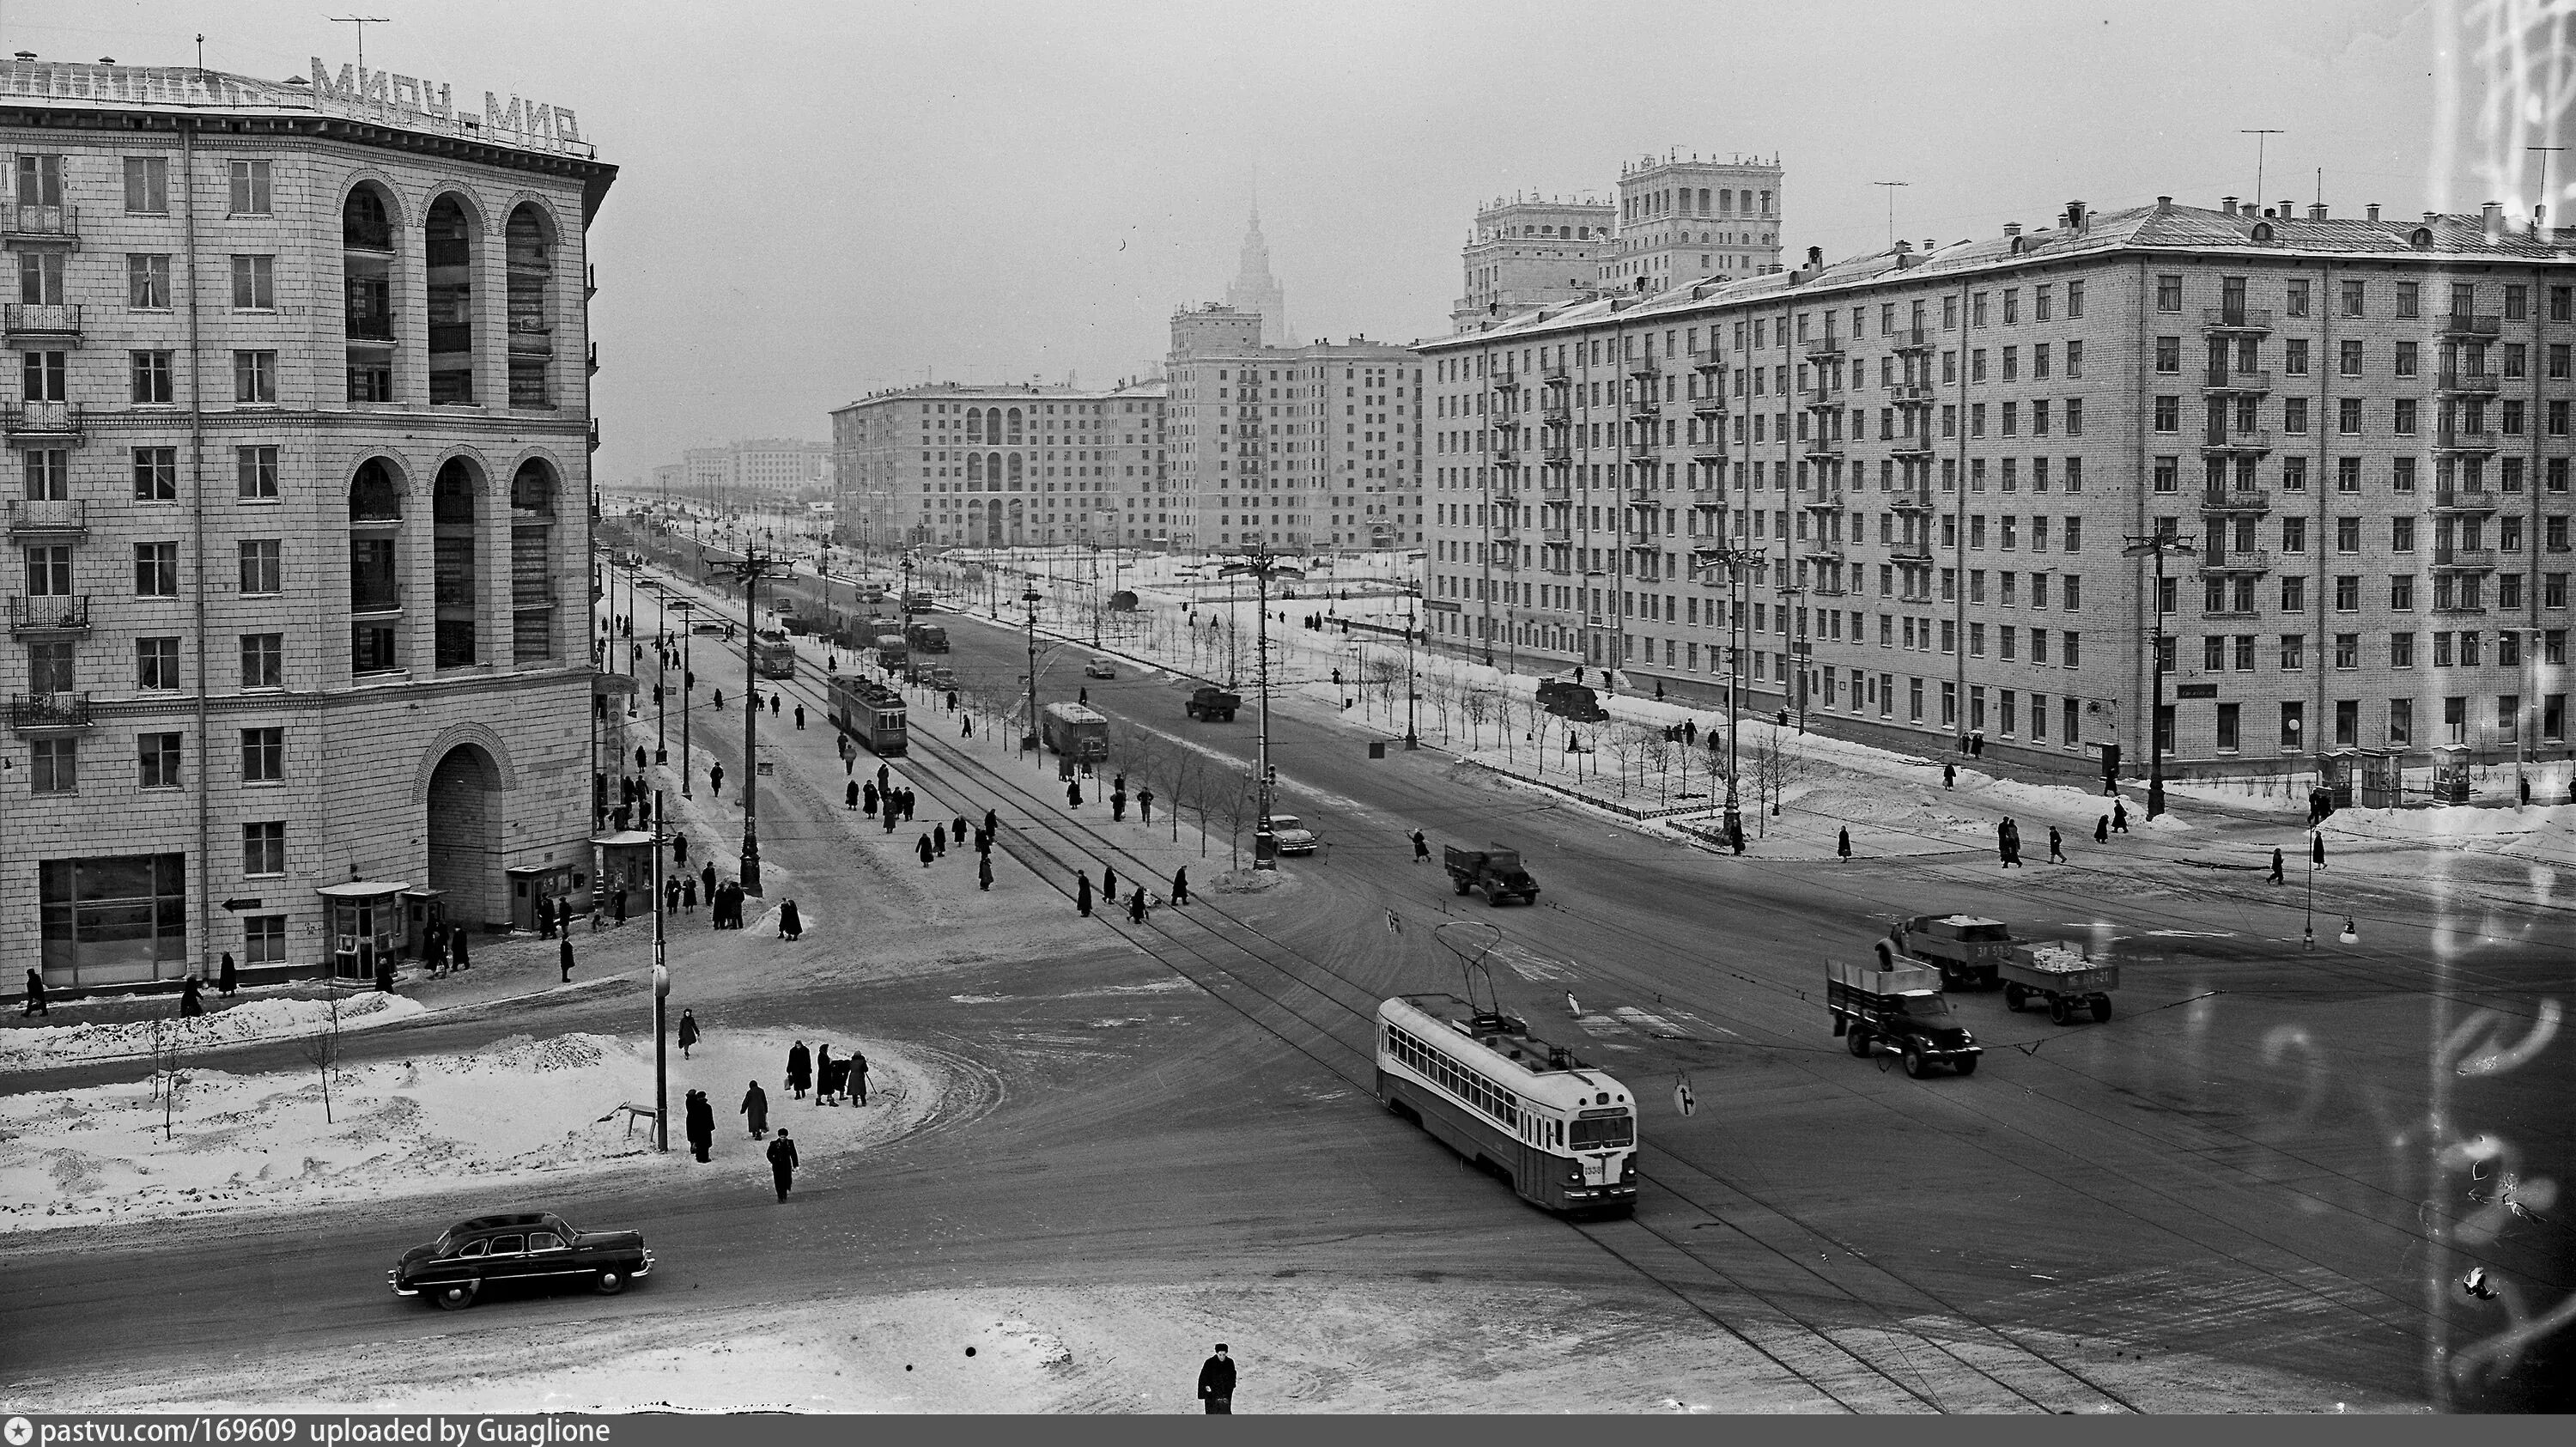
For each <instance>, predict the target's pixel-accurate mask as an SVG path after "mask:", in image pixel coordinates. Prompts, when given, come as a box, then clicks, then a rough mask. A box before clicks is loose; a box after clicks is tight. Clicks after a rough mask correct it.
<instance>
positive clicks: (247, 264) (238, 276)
mask: <svg viewBox="0 0 2576 1447" xmlns="http://www.w3.org/2000/svg"><path fill="white" fill-rule="evenodd" d="M233 310H234V311H237V312H239V311H261V312H265V311H275V310H277V258H276V257H274V256H236V257H234V258H233Z"/></svg>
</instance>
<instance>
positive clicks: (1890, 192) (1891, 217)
mask: <svg viewBox="0 0 2576 1447" xmlns="http://www.w3.org/2000/svg"><path fill="white" fill-rule="evenodd" d="M1869 184H1871V185H1873V186H1884V187H1886V188H1887V244H1888V245H1890V246H1894V245H1895V244H1896V188H1897V187H1899V186H1911V185H1913V184H1914V183H1913V182H1911V181H1872V182H1870V183H1869Z"/></svg>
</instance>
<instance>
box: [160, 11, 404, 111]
mask: <svg viewBox="0 0 2576 1447" xmlns="http://www.w3.org/2000/svg"><path fill="white" fill-rule="evenodd" d="M331 23H332V24H334V25H354V26H356V27H358V94H359V95H361V96H363V95H365V94H366V93H367V27H368V26H370V25H391V24H393V22H392V21H390V20H387V19H386V18H385V17H383V16H381V15H334V16H332V17H331ZM198 38H199V39H200V40H202V39H204V38H205V37H203V36H199V37H198ZM204 65H205V62H204V60H203V59H200V60H199V61H198V67H199V68H200V69H203V68H204Z"/></svg>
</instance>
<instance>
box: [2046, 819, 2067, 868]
mask: <svg viewBox="0 0 2576 1447" xmlns="http://www.w3.org/2000/svg"><path fill="white" fill-rule="evenodd" d="M2048 862H2049V863H2051V864H2064V863H2065V862H2066V841H2065V840H2064V839H2061V838H2059V837H2058V833H2057V826H2056V825H2054V824H2051V825H2049V826H2048Z"/></svg>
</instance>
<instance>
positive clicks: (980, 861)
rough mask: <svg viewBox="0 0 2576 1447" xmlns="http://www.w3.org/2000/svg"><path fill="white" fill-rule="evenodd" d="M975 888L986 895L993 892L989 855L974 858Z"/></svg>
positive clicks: (990, 857) (991, 859) (991, 862)
mask: <svg viewBox="0 0 2576 1447" xmlns="http://www.w3.org/2000/svg"><path fill="white" fill-rule="evenodd" d="M975 887H976V888H977V889H980V890H982V891H984V892H985V893H987V894H990V893H992V892H993V856H992V855H991V854H990V853H984V854H979V855H977V856H976V857H975Z"/></svg>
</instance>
